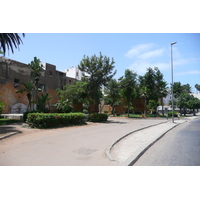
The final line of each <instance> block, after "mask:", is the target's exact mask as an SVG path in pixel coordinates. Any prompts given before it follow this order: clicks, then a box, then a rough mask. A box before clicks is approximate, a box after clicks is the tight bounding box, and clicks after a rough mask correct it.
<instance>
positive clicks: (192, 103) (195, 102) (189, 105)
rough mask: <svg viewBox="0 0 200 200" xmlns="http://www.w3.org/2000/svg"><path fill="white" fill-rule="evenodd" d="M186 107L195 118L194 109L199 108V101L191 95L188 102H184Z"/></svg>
mask: <svg viewBox="0 0 200 200" xmlns="http://www.w3.org/2000/svg"><path fill="white" fill-rule="evenodd" d="M186 106H187V108H189V109H191V110H193V115H194V116H195V115H196V113H195V109H199V108H200V100H199V99H198V98H195V97H194V96H193V95H191V97H190V100H189V101H187V102H186Z"/></svg>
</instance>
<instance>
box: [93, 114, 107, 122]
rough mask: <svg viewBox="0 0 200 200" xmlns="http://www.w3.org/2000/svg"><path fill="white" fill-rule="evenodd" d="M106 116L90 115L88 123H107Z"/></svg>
mask: <svg viewBox="0 0 200 200" xmlns="http://www.w3.org/2000/svg"><path fill="white" fill-rule="evenodd" d="M107 119H108V115H107V114H105V113H92V114H90V115H89V121H90V122H102V121H107Z"/></svg>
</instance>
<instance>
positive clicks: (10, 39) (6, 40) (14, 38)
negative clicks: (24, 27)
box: [0, 33, 25, 54]
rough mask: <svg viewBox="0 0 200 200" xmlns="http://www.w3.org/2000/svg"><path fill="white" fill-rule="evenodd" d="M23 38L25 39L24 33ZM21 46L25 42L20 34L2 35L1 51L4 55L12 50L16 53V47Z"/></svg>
mask: <svg viewBox="0 0 200 200" xmlns="http://www.w3.org/2000/svg"><path fill="white" fill-rule="evenodd" d="M22 36H23V37H25V34H24V33H22ZM20 44H23V42H22V39H21V38H20V36H19V34H18V33H0V49H2V51H3V53H4V54H5V53H6V51H7V50H10V49H11V51H12V53H14V47H15V48H19V45H20ZM2 51H1V52H2Z"/></svg>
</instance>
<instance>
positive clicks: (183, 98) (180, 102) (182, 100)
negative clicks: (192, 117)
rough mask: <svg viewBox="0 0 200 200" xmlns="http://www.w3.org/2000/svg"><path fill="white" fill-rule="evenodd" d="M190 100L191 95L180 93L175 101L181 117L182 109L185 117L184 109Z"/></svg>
mask: <svg viewBox="0 0 200 200" xmlns="http://www.w3.org/2000/svg"><path fill="white" fill-rule="evenodd" d="M190 99H191V95H190V94H188V93H181V94H180V95H179V96H178V98H177V99H176V104H177V107H178V108H179V109H180V113H181V115H182V109H183V113H184V116H186V109H187V107H188V104H187V102H188V101H189V100H190Z"/></svg>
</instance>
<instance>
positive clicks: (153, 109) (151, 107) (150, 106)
mask: <svg viewBox="0 0 200 200" xmlns="http://www.w3.org/2000/svg"><path fill="white" fill-rule="evenodd" d="M158 106H159V103H158V102H157V101H155V100H150V101H149V103H148V105H147V108H148V109H149V110H150V111H151V114H153V113H156V109H157V107H158Z"/></svg>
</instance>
